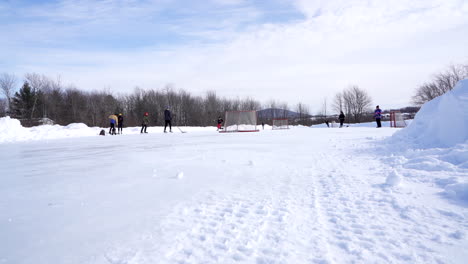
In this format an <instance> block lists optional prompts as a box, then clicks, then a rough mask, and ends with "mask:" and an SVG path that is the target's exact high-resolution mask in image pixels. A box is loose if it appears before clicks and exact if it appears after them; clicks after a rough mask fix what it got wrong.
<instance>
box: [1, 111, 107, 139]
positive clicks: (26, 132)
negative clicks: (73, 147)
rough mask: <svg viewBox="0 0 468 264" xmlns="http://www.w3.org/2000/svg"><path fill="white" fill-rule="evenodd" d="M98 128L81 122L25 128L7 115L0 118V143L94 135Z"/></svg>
mask: <svg viewBox="0 0 468 264" xmlns="http://www.w3.org/2000/svg"><path fill="white" fill-rule="evenodd" d="M100 130H101V128H98V127H88V126H87V125H85V124H81V123H74V124H70V125H68V126H59V125H42V126H36V127H31V128H27V127H23V126H21V123H20V121H19V120H17V119H14V118H10V117H9V116H7V117H2V118H0V143H3V142H16V141H27V140H44V139H56V138H68V137H85V136H96V135H98V134H99V131H100Z"/></svg>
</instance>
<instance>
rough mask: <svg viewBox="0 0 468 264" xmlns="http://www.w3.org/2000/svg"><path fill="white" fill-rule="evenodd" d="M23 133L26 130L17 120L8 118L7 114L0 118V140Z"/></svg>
mask: <svg viewBox="0 0 468 264" xmlns="http://www.w3.org/2000/svg"><path fill="white" fill-rule="evenodd" d="M23 133H26V131H25V128H24V127H22V126H21V123H20V121H19V120H17V119H13V118H10V117H9V116H7V117H2V118H0V142H2V141H5V140H4V139H8V138H13V137H15V136H17V135H18V134H23Z"/></svg>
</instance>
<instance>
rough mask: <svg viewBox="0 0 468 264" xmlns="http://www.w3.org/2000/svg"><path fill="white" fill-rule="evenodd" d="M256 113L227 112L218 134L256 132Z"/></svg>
mask: <svg viewBox="0 0 468 264" xmlns="http://www.w3.org/2000/svg"><path fill="white" fill-rule="evenodd" d="M258 131H259V130H258V129H257V111H255V110H254V111H228V112H226V115H225V118H224V128H223V129H222V130H220V131H219V132H221V133H223V132H258Z"/></svg>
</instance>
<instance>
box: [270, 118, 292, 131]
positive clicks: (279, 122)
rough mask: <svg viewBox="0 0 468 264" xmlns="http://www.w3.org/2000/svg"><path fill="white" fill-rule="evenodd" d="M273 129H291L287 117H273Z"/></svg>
mask: <svg viewBox="0 0 468 264" xmlns="http://www.w3.org/2000/svg"><path fill="white" fill-rule="evenodd" d="M272 129H274V130H275V129H289V125H288V119H287V118H275V119H273V123H272Z"/></svg>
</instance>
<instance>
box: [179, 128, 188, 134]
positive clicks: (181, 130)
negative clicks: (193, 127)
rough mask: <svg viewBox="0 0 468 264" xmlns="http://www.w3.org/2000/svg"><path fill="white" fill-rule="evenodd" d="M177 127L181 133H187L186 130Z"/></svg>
mask: <svg viewBox="0 0 468 264" xmlns="http://www.w3.org/2000/svg"><path fill="white" fill-rule="evenodd" d="M177 129H179V130H180V132H181V133H187V131H183V130H182V129H180V127H177Z"/></svg>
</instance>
